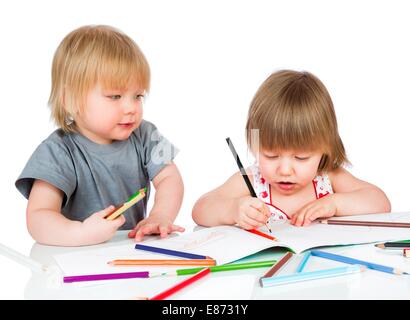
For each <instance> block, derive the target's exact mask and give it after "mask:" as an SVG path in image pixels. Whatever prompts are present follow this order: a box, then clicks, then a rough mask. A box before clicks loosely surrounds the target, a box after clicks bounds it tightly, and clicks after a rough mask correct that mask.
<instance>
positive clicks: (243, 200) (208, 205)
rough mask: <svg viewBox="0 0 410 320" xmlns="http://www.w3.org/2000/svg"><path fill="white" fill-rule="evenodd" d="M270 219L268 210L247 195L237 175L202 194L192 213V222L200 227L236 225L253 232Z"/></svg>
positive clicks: (261, 203) (240, 176)
mask: <svg viewBox="0 0 410 320" xmlns="http://www.w3.org/2000/svg"><path fill="white" fill-rule="evenodd" d="M269 216H270V212H269V209H268V207H267V206H266V205H265V204H264V203H263V202H262V201H261V200H259V199H257V198H253V197H251V196H250V194H249V190H248V188H247V186H246V184H245V181H244V180H243V177H242V175H241V173H240V172H237V173H235V174H234V175H233V176H231V177H230V178H229V179H228V180H227V181H226V182H225V183H224V184H223V185H221V186H220V187H218V188H216V189H214V190H212V191H210V192H208V193H206V194H204V195H203V196H202V197H201V198H199V200H198V201H197V202H196V203H195V205H194V208H193V210H192V218H193V219H194V221H195V222H196V223H197V224H199V225H203V226H217V225H234V224H238V225H239V226H240V227H242V228H244V229H253V228H257V227H260V226H262V225H263V224H264V223H266V220H267V219H268V218H269Z"/></svg>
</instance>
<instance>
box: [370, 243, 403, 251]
mask: <svg viewBox="0 0 410 320" xmlns="http://www.w3.org/2000/svg"><path fill="white" fill-rule="evenodd" d="M375 246H376V247H378V248H380V249H400V250H401V249H403V248H410V243H408V242H385V243H379V244H375Z"/></svg>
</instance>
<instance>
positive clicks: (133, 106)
mask: <svg viewBox="0 0 410 320" xmlns="http://www.w3.org/2000/svg"><path fill="white" fill-rule="evenodd" d="M139 104H140V102H138V101H136V100H127V101H125V102H124V105H123V110H124V113H126V114H128V113H136V112H137V109H138V107H139Z"/></svg>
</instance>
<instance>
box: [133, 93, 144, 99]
mask: <svg viewBox="0 0 410 320" xmlns="http://www.w3.org/2000/svg"><path fill="white" fill-rule="evenodd" d="M143 99H144V95H143V94H137V95H136V96H135V100H143Z"/></svg>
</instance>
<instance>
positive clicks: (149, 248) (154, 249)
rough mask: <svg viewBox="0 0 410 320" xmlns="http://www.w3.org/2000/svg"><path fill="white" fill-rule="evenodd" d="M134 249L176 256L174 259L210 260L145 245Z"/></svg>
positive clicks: (191, 254) (137, 245) (204, 257)
mask: <svg viewBox="0 0 410 320" xmlns="http://www.w3.org/2000/svg"><path fill="white" fill-rule="evenodd" d="M135 249H138V250H144V251H150V252H156V253H162V254H167V255H170V256H176V257H182V258H188V259H210V257H207V256H202V255H199V254H194V253H188V252H182V251H176V250H169V249H163V248H157V247H151V246H146V245H142V244H136V245H135Z"/></svg>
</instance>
